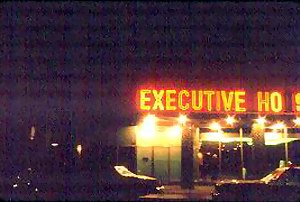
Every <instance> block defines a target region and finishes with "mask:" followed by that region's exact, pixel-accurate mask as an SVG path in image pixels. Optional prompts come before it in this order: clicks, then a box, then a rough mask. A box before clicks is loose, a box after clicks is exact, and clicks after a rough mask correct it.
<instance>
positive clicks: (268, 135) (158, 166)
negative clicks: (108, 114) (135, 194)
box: [118, 115, 300, 183]
mask: <svg viewBox="0 0 300 202" xmlns="http://www.w3.org/2000/svg"><path fill="white" fill-rule="evenodd" d="M254 117H255V116H252V117H250V119H249V116H247V117H246V118H248V119H249V120H248V119H246V118H245V117H242V116H240V118H239V119H238V117H234V116H225V115H224V116H223V117H222V116H220V115H216V116H215V117H212V116H211V115H210V119H209V118H207V117H204V116H203V117H201V118H198V117H196V118H188V117H187V116H183V115H181V116H177V117H162V116H161V117H158V116H155V115H146V116H144V117H143V118H142V119H141V121H140V122H139V123H138V124H137V125H135V126H130V127H127V128H125V129H123V130H122V131H121V132H119V134H118V137H119V138H120V139H122V142H123V143H120V144H119V146H120V147H122V146H124V144H125V143H124V142H126V141H127V142H129V144H130V145H131V148H135V151H136V152H135V154H136V155H135V157H136V172H137V173H138V174H144V175H151V176H155V177H157V178H159V179H160V180H162V181H163V182H164V183H171V182H180V181H181V179H182V170H183V169H185V168H186V167H192V169H190V170H192V175H191V177H192V179H193V181H203V180H204V179H203V169H202V168H203V167H205V169H204V172H206V174H205V175H204V176H206V179H207V180H210V179H211V178H213V179H215V178H217V179H220V178H222V177H223V178H224V177H226V178H235V179H250V178H256V177H258V175H256V174H255V169H256V167H257V169H260V170H262V173H267V172H269V170H274V168H276V167H278V166H279V162H280V161H281V160H286V157H288V160H289V161H293V162H296V161H297V159H299V157H298V156H297V155H299V152H298V153H297V152H296V151H297V150H295V148H298V150H299V148H300V147H299V145H298V143H299V138H300V133H299V131H298V129H297V128H288V129H287V130H283V129H282V128H281V127H282V126H280V125H278V122H277V121H276V120H275V118H274V119H273V120H271V118H270V119H269V120H268V125H267V124H265V126H264V128H263V129H262V128H260V126H262V125H261V124H262V123H261V121H262V120H260V119H259V118H257V119H255V118H254ZM251 121H252V122H251ZM239 122H242V123H243V124H239ZM271 122H272V123H273V124H272V123H271ZM248 123H251V125H250V124H248ZM247 124H248V125H247ZM285 133H287V134H288V137H286V138H285V135H286V134H285ZM186 136H188V137H190V140H188V142H189V143H188V145H183V142H184V141H185V140H184V139H183V138H185V137H186ZM257 137H259V139H257ZM126 138H127V139H128V140H126ZM127 146H128V145H127ZM186 146H188V147H186ZM286 146H288V147H286ZM184 147H186V148H190V149H189V157H188V158H191V159H192V160H191V161H185V162H183V161H182V160H183V155H186V154H184V151H183V150H184ZM286 148H287V150H286ZM289 148H290V149H289ZM291 148H293V150H291ZM120 151H121V150H120ZM200 153H201V155H200ZM119 156H122V154H119ZM199 156H202V158H203V159H201V158H199ZM123 159H124V158H123ZM258 161H259V163H258ZM187 162H188V163H187ZM201 164H203V165H205V166H203V167H201ZM260 165H261V166H262V167H259V166H260ZM258 167H259V168H258ZM201 171H202V173H201ZM190 174H191V173H190Z"/></svg>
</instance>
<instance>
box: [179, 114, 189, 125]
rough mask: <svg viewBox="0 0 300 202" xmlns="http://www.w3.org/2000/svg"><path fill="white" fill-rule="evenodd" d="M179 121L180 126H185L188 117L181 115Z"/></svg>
mask: <svg viewBox="0 0 300 202" xmlns="http://www.w3.org/2000/svg"><path fill="white" fill-rule="evenodd" d="M178 121H179V123H180V124H185V123H186V122H187V117H186V115H182V114H180V116H179V118H178Z"/></svg>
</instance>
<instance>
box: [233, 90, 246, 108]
mask: <svg viewBox="0 0 300 202" xmlns="http://www.w3.org/2000/svg"><path fill="white" fill-rule="evenodd" d="M245 95H246V92H245V91H235V93H234V97H235V111H236V112H245V111H246V108H245V107H241V104H243V103H245V97H244V96H245ZM240 96H243V97H240Z"/></svg>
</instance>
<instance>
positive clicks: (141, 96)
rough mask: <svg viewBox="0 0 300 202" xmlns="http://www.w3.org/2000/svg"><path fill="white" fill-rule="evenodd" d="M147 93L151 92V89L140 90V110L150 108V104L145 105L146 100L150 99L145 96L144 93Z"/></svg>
mask: <svg viewBox="0 0 300 202" xmlns="http://www.w3.org/2000/svg"><path fill="white" fill-rule="evenodd" d="M149 93H151V90H141V91H140V108H141V109H142V110H150V106H149V105H146V102H149V101H150V98H149V97H146V95H147V94H149Z"/></svg>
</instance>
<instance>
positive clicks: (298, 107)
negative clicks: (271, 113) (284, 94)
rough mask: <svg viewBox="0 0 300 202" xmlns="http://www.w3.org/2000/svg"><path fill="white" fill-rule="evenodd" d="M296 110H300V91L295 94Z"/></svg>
mask: <svg viewBox="0 0 300 202" xmlns="http://www.w3.org/2000/svg"><path fill="white" fill-rule="evenodd" d="M295 103H296V111H297V112H299V111H300V93H297V94H296V95H295Z"/></svg>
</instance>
